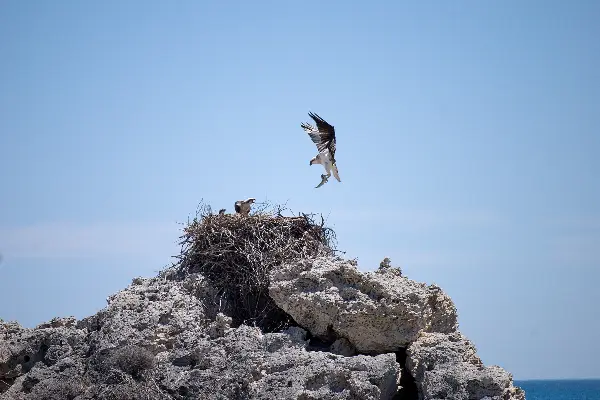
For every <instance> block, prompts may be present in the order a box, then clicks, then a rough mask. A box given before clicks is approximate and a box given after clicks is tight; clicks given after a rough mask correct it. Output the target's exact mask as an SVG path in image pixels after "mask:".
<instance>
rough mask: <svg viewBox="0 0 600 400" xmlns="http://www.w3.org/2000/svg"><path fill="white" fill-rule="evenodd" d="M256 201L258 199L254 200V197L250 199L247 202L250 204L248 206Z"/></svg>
mask: <svg viewBox="0 0 600 400" xmlns="http://www.w3.org/2000/svg"><path fill="white" fill-rule="evenodd" d="M255 201H256V199H255V198H253V197H250V198H248V199H247V200H246V203H248V204H252V203H254V202H255Z"/></svg>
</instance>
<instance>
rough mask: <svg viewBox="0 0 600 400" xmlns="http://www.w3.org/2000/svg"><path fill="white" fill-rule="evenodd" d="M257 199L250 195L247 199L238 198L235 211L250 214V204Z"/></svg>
mask: <svg viewBox="0 0 600 400" xmlns="http://www.w3.org/2000/svg"><path fill="white" fill-rule="evenodd" d="M255 200H256V199H254V198H252V197H250V198H249V199H247V200H238V201H236V202H235V206H234V207H235V212H236V213H238V214H242V215H248V214H249V213H250V206H251V205H252V203H254V201H255Z"/></svg>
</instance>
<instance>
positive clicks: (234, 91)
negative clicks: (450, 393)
mask: <svg viewBox="0 0 600 400" xmlns="http://www.w3.org/2000/svg"><path fill="white" fill-rule="evenodd" d="M0 10H1V12H0V54H2V56H1V59H2V62H0V151H1V152H2V156H1V157H0V183H1V185H2V186H1V188H2V189H1V190H2V191H1V196H0V253H1V254H2V261H1V263H0V318H3V319H5V320H18V321H20V322H21V323H22V324H23V325H25V326H35V325H36V324H38V323H40V322H43V321H46V320H49V319H50V318H52V317H54V316H66V315H74V316H76V317H78V318H82V317H84V316H87V315H91V314H93V313H95V312H96V311H98V310H99V309H101V308H102V307H104V305H105V304H106V302H105V298H106V297H107V296H108V295H110V294H112V293H114V292H116V291H118V290H120V289H122V288H124V287H125V286H126V285H128V284H129V283H130V281H131V278H133V277H134V276H140V275H141V276H153V275H154V274H155V273H156V272H157V271H158V270H160V269H162V268H163V267H164V266H166V265H168V264H169V263H170V262H171V258H170V257H171V256H172V255H174V254H176V253H177V251H178V246H177V243H176V242H177V238H178V236H179V229H180V227H181V225H179V223H181V222H183V221H185V220H186V219H187V218H188V216H190V215H193V214H194V212H195V209H196V207H197V205H198V203H199V202H200V201H201V199H204V201H206V202H208V203H209V204H211V205H212V206H213V207H214V208H216V209H219V208H221V207H227V208H228V210H229V211H231V210H232V208H233V203H234V201H235V200H238V199H242V198H247V197H255V198H257V200H258V201H265V200H269V201H271V202H276V203H286V202H287V204H288V206H289V207H290V208H292V210H294V211H296V212H298V211H303V212H316V213H323V214H324V215H325V216H327V218H328V222H329V224H330V225H331V226H333V227H334V228H335V230H336V232H337V235H338V242H339V243H338V244H339V247H340V248H341V249H343V250H346V251H347V257H349V258H350V257H358V259H359V267H360V269H362V270H364V271H368V270H372V269H374V268H375V267H376V266H377V265H378V264H379V261H380V260H381V259H382V258H383V257H385V256H389V257H390V258H391V259H392V263H393V264H395V265H397V266H400V267H402V269H403V271H404V273H405V274H406V275H407V276H409V277H411V278H413V279H416V280H420V281H424V282H428V283H437V284H438V285H440V286H441V287H443V289H444V290H445V291H446V292H447V293H448V294H449V295H450V296H451V297H452V298H453V299H454V301H455V303H456V305H457V307H458V310H459V316H460V321H459V322H460V329H461V330H462V331H463V332H464V333H465V334H466V335H467V336H468V337H469V338H470V339H472V340H473V342H474V343H475V345H476V346H477V348H478V351H479V354H480V356H481V357H482V358H483V360H484V362H485V363H487V364H497V365H500V366H502V367H504V368H506V369H508V370H509V371H510V372H512V373H513V374H514V376H515V378H516V379H530V378H591V377H596V378H600V367H598V363H597V357H598V355H600V345H599V342H598V340H597V338H598V337H599V336H600V318H598V309H597V305H598V304H599V303H600V291H599V290H598V289H597V282H598V281H599V280H600V179H598V173H599V172H600V161H599V157H598V154H599V152H600V41H598V38H599V37H600V26H599V25H598V23H597V21H598V20H599V18H600V3H598V2H596V1H591V0H590V1H586V0H580V1H577V2H564V1H537V0H535V1H533V0H532V1H527V2H521V1H512V0H511V1H502V2H500V1H496V2H479V1H460V2H433V1H423V2H393V1H375V2H360V3H359V2H344V1H329V2H326V3H319V2H316V1H303V2H275V1H254V2H241V1H230V2H202V1H179V2H176V3H173V2H159V1H134V0H130V1H127V2H121V1H115V0H108V1H104V2H77V1H67V0H65V1H61V2H34V3H31V2H29V3H27V2H21V1H4V2H2V5H1V6H0ZM308 111H314V112H317V113H318V114H320V115H321V116H322V117H323V118H325V119H326V120H327V121H329V122H330V123H331V124H333V125H335V127H336V131H337V136H338V145H337V154H336V158H337V161H338V167H339V172H340V176H341V179H342V182H341V183H338V182H336V181H335V180H333V179H332V180H330V182H329V183H327V184H326V185H325V186H324V187H322V188H320V189H318V190H317V189H314V186H316V184H317V183H318V182H319V175H320V174H321V173H322V170H321V169H320V167H319V166H312V167H309V165H308V161H309V160H310V159H311V158H312V157H313V156H314V155H315V154H316V148H315V147H314V145H313V144H312V142H311V141H310V139H309V138H308V136H307V135H306V134H305V133H304V132H303V131H302V129H301V128H300V122H302V121H308V120H309V117H308V115H307V113H308Z"/></svg>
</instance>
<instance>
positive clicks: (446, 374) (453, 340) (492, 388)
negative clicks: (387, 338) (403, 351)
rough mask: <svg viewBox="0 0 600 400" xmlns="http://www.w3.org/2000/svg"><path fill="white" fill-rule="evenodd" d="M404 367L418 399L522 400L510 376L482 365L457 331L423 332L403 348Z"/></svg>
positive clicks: (499, 369) (472, 346) (522, 393)
mask: <svg viewBox="0 0 600 400" xmlns="http://www.w3.org/2000/svg"><path fill="white" fill-rule="evenodd" d="M406 367H407V369H408V370H409V371H410V373H411V375H412V376H413V377H414V379H415V381H416V383H417V387H418V388H419V393H420V394H421V395H420V396H419V398H420V399H424V400H433V399H440V400H441V399H448V400H454V399H456V400H459V399H488V400H524V399H525V393H524V392H523V391H522V390H521V389H519V388H516V387H514V386H513V385H512V375H511V374H509V373H508V372H506V371H505V370H504V369H502V368H500V367H498V366H484V365H483V363H482V362H481V359H480V358H479V357H478V356H477V352H476V349H475V346H474V345H473V344H472V343H471V342H470V341H469V340H468V339H467V338H466V337H464V336H463V335H462V334H461V333H460V332H453V333H450V334H443V333H426V332H423V333H421V335H420V336H419V338H418V339H417V340H416V341H415V342H414V343H412V344H411V345H410V347H409V348H408V349H407V360H406Z"/></svg>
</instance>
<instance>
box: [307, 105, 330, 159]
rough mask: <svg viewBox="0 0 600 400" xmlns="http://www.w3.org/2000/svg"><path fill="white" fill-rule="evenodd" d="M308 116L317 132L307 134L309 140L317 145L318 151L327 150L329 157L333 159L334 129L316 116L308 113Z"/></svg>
mask: <svg viewBox="0 0 600 400" xmlns="http://www.w3.org/2000/svg"><path fill="white" fill-rule="evenodd" d="M308 115H309V116H310V117H311V118H312V119H313V120H314V121H315V123H316V124H317V129H318V130H319V133H316V132H315V133H312V134H311V133H309V135H310V138H311V139H312V141H313V142H314V143H315V144H316V145H317V149H319V151H324V150H325V149H329V152H330V153H331V157H333V156H334V154H335V128H334V127H333V125H330V124H329V123H328V122H327V121H325V120H324V119H323V118H321V117H320V116H319V115H318V114H315V113H312V112H309V113H308Z"/></svg>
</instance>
